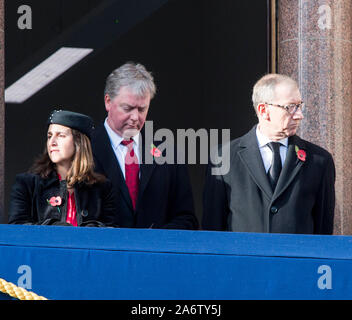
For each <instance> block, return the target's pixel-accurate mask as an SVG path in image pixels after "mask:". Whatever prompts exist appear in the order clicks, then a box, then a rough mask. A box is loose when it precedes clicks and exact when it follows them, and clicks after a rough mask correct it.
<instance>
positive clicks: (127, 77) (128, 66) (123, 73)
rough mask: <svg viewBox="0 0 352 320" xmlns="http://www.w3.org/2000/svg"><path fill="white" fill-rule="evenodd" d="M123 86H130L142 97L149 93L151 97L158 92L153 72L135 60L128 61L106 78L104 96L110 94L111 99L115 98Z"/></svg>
mask: <svg viewBox="0 0 352 320" xmlns="http://www.w3.org/2000/svg"><path fill="white" fill-rule="evenodd" d="M122 87H128V88H130V89H131V90H132V91H133V92H134V94H136V95H137V96H140V97H145V96H146V95H147V93H149V94H150V99H152V98H153V97H154V95H155V92H156V86H155V83H154V78H153V76H152V75H151V73H150V72H148V71H147V70H146V68H145V67H144V66H143V65H142V64H139V63H137V64H136V63H134V62H127V63H125V64H124V65H122V66H121V67H119V68H117V69H115V70H114V71H113V72H111V74H110V75H109V76H108V77H107V79H106V83H105V89H104V96H105V95H106V94H108V95H109V97H110V99H114V98H115V97H116V96H117V95H118V93H119V91H120V89H121V88H122Z"/></svg>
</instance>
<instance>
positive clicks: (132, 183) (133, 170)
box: [121, 140, 139, 209]
mask: <svg viewBox="0 0 352 320" xmlns="http://www.w3.org/2000/svg"><path fill="white" fill-rule="evenodd" d="M121 143H122V144H123V145H124V146H127V148H128V150H127V154H126V157H125V179H126V185H127V188H128V191H129V193H130V197H131V200H132V205H133V209H136V203H137V197H138V184H139V165H138V158H137V156H136V154H135V153H134V150H133V140H128V141H127V140H123V141H122V142H121Z"/></svg>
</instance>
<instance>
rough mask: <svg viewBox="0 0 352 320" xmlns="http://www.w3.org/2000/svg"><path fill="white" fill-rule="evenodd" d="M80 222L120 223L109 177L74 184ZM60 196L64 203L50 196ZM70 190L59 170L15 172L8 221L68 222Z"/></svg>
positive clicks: (53, 223) (98, 224) (97, 223)
mask: <svg viewBox="0 0 352 320" xmlns="http://www.w3.org/2000/svg"><path fill="white" fill-rule="evenodd" d="M74 195H75V202H76V211H77V213H76V217H77V224H78V226H91V227H104V226H115V227H116V226H117V225H118V219H117V214H118V213H117V203H116V197H115V195H114V194H113V192H112V191H111V183H110V181H109V180H106V181H105V182H100V183H95V184H93V185H88V184H84V183H79V184H77V185H75V186H74ZM57 196H60V197H61V199H62V204H61V205H60V206H52V205H51V204H50V203H49V200H50V198H52V197H57ZM67 198H68V192H67V189H66V181H60V180H59V178H58V176H57V174H56V172H52V173H51V174H50V175H49V177H48V178H42V177H40V176H39V175H37V174H31V173H23V174H19V175H17V176H16V182H15V184H14V185H13V187H12V192H11V201H10V208H9V223H12V224H39V225H69V224H68V223H66V212H67V210H66V208H67Z"/></svg>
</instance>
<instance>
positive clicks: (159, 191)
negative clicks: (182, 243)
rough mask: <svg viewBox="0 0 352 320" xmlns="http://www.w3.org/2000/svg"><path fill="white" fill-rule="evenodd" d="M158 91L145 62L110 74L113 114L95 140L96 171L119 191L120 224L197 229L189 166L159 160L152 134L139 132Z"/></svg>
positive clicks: (109, 104)
mask: <svg viewBox="0 0 352 320" xmlns="http://www.w3.org/2000/svg"><path fill="white" fill-rule="evenodd" d="M155 91H156V88H155V84H154V80H153V77H152V75H151V74H150V73H149V72H148V71H147V70H146V69H145V68H144V66H142V65H141V64H134V63H126V64H124V65H122V66H121V67H119V68H117V69H116V70H114V71H113V72H112V73H111V74H110V75H109V76H108V78H107V80H106V86H105V92H104V101H105V108H106V111H107V113H108V115H107V118H106V119H105V122H104V123H103V124H101V125H100V126H99V127H97V128H96V130H95V134H94V135H93V139H92V148H93V154H94V161H95V165H96V170H97V171H98V172H100V173H102V174H104V175H105V176H107V177H108V178H109V179H110V180H111V182H112V184H113V186H114V189H115V192H116V193H118V195H119V196H118V199H119V210H118V213H119V225H120V226H121V227H127V228H167V229H197V228H198V222H197V219H196V216H195V214H194V205H193V196H192V190H191V185H190V181H189V176H188V171H187V168H186V166H185V165H178V164H173V163H164V164H159V163H157V161H156V159H155V158H156V157H159V156H160V154H159V150H158V149H157V148H155V146H154V143H153V146H152V145H146V144H145V141H148V140H150V137H145V135H144V133H141V132H140V131H141V129H142V128H143V126H144V123H145V120H146V117H147V114H148V110H149V104H150V100H151V99H152V98H153V96H154V94H155ZM148 138H149V139H148ZM155 144H156V143H155ZM151 154H152V155H151ZM148 156H149V161H148V159H147V158H148Z"/></svg>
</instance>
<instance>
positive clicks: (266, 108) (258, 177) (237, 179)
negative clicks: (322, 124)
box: [202, 74, 335, 234]
mask: <svg viewBox="0 0 352 320" xmlns="http://www.w3.org/2000/svg"><path fill="white" fill-rule="evenodd" d="M252 100H253V105H254V109H255V112H256V114H257V117H258V124H257V125H255V126H254V127H253V128H252V130H250V131H249V132H248V133H247V134H245V135H244V136H242V137H240V138H238V139H235V140H233V141H231V142H230V148H227V149H228V150H229V152H230V159H231V163H230V170H229V172H228V173H226V174H221V173H220V172H219V171H217V167H216V165H213V164H210V165H209V166H208V169H207V176H206V183H205V188H204V199H203V205H204V208H203V209H204V211H203V221H202V227H203V229H205V230H228V231H238V232H273V233H301V234H332V232H333V218H334V207H335V187H334V184H335V166H334V162H333V158H332V156H331V154H330V153H329V152H327V151H326V150H324V149H323V148H321V147H319V146H317V145H315V144H313V143H310V142H308V141H306V140H303V139H301V138H300V137H298V136H297V135H296V131H297V129H298V127H299V125H300V122H301V121H302V120H303V119H304V116H303V112H304V103H303V102H302V98H301V94H300V92H299V89H298V85H297V83H296V82H295V81H294V80H293V79H291V78H289V77H287V76H285V75H280V74H268V75H266V76H264V77H262V78H261V79H260V80H259V81H258V82H257V83H256V84H255V86H254V88H253V95H252ZM224 149H226V148H224Z"/></svg>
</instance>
